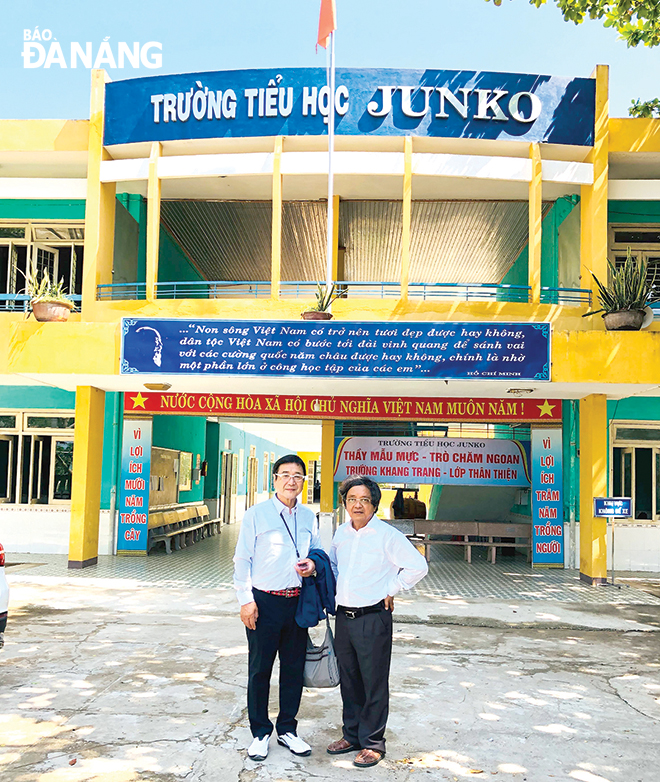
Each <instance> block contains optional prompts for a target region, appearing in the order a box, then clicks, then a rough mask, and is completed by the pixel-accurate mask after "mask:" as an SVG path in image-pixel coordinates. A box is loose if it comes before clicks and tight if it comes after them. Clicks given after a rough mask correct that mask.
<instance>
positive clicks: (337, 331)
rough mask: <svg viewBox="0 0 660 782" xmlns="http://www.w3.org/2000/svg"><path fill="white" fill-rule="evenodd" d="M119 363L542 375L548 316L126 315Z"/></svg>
mask: <svg viewBox="0 0 660 782" xmlns="http://www.w3.org/2000/svg"><path fill="white" fill-rule="evenodd" d="M121 373H122V374H154V373H157V374H175V375H242V376H250V375H273V376H280V377H281V376H287V375H288V376H297V377H343V378H357V377H368V378H375V377H378V378H396V379H397V380H401V379H404V378H411V379H424V378H428V379H441V380H444V379H454V380H457V379H461V380H470V379H473V380H483V379H491V380H500V379H506V380H510V379H513V380H536V381H547V380H550V324H548V323H453V322H452V323H429V322H423V323H410V322H405V321H400V322H395V323H393V322H387V323H378V322H365V323H357V322H351V321H337V322H334V321H329V322H318V321H316V322H305V321H247V320H246V321H227V320H224V321H223V320H184V319H156V318H144V319H134V318H124V319H123V320H122V357H121Z"/></svg>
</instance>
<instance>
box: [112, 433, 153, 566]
mask: <svg viewBox="0 0 660 782" xmlns="http://www.w3.org/2000/svg"><path fill="white" fill-rule="evenodd" d="M152 427H153V423H152V421H151V420H135V419H132V420H124V427H123V437H122V451H121V473H120V482H119V507H118V515H119V520H118V524H117V553H118V554H146V553H147V535H148V523H149V488H150V486H149V479H150V476H151V432H152Z"/></svg>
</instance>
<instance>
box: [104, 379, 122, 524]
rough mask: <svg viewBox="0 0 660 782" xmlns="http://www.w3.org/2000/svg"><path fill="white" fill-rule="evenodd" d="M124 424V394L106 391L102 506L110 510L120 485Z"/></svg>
mask: <svg viewBox="0 0 660 782" xmlns="http://www.w3.org/2000/svg"><path fill="white" fill-rule="evenodd" d="M122 425H123V412H122V395H121V394H118V393H115V392H106V395H105V415H104V419H103V463H102V468H101V508H102V509H103V510H108V509H109V508H110V506H111V504H112V495H113V493H114V491H115V490H117V491H118V489H119V486H118V483H119V469H120V462H121V431H122Z"/></svg>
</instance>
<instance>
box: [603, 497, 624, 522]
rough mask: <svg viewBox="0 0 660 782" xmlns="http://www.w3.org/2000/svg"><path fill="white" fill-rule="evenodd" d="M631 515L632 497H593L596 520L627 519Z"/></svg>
mask: <svg viewBox="0 0 660 782" xmlns="http://www.w3.org/2000/svg"><path fill="white" fill-rule="evenodd" d="M632 515H633V514H632V497H594V516H595V517H596V518H597V519H603V518H605V519H629V518H631V517H632Z"/></svg>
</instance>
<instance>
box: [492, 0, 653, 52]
mask: <svg viewBox="0 0 660 782" xmlns="http://www.w3.org/2000/svg"><path fill="white" fill-rule="evenodd" d="M487 2H488V0H487ZM546 2H547V0H529V4H530V5H535V6H536V7H537V8H539V7H540V6H542V5H545V3H546ZM554 2H555V4H556V5H557V7H558V8H559V10H560V11H561V12H562V15H563V17H564V20H565V21H567V22H574V23H575V24H581V23H582V22H584V20H585V19H603V20H604V21H603V24H604V26H605V27H612V28H613V29H615V30H616V31H617V32H618V33H619V35H620V37H621V38H622V39H623V40H624V41H625V42H626V43H627V44H628V46H639V44H640V43H643V44H644V46H658V44H660V0H615V2H611V3H608V2H605V0H554ZM493 3H494V4H495V5H502V0H493Z"/></svg>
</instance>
